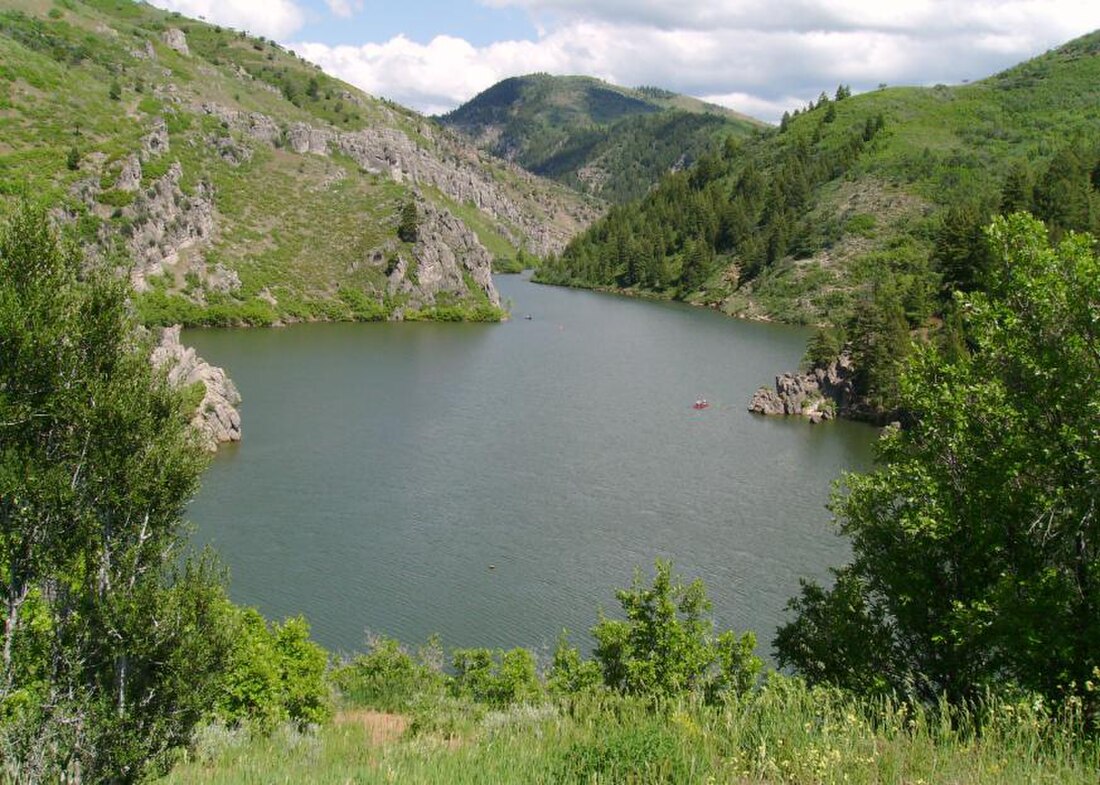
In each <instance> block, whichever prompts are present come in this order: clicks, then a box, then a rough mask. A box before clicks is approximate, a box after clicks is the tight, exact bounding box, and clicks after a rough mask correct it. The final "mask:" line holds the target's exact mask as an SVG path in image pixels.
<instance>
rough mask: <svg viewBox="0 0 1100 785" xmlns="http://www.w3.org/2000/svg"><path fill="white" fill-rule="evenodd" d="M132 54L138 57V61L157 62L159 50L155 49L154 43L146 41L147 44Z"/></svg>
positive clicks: (131, 52) (134, 50) (132, 51)
mask: <svg viewBox="0 0 1100 785" xmlns="http://www.w3.org/2000/svg"><path fill="white" fill-rule="evenodd" d="M130 54H132V55H133V56H134V57H136V58H137V59H138V60H156V59H157V50H156V49H154V48H153V42H152V41H146V42H145V44H144V45H143V46H141V47H139V48H138V49H131V50H130Z"/></svg>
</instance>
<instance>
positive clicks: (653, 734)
mask: <svg viewBox="0 0 1100 785" xmlns="http://www.w3.org/2000/svg"><path fill="white" fill-rule="evenodd" d="M435 713H438V714H439V715H442V714H449V715H450V716H451V717H452V718H454V719H452V720H451V721H448V722H444V723H443V724H441V725H438V726H434V725H433V724H432V722H430V719H431V718H432V717H433V716H436V714H435ZM1079 720H1080V718H1079V717H1077V716H1076V715H1074V714H1073V712H1072V711H1070V712H1069V713H1068V714H1066V715H1063V716H1053V715H1052V713H1051V711H1050V710H1049V709H1048V708H1047V707H1044V706H1043V705H1042V704H1041V703H1035V702H1032V701H1027V700H1022V699H1021V700H1016V701H1013V700H1007V699H1003V698H990V699H989V700H988V701H987V702H986V703H985V704H984V705H983V706H982V707H980V708H977V709H974V710H958V709H950V708H948V707H936V708H934V709H930V708H913V707H911V706H909V705H908V704H902V703H896V702H892V701H888V700H860V699H856V698H853V697H850V696H847V695H844V694H842V693H839V692H836V691H833V690H829V689H824V688H810V687H807V686H806V685H805V684H804V683H803V682H801V681H800V680H797V679H793V678H789V677H785V676H780V675H775V674H773V675H771V676H770V677H769V678H768V679H767V680H766V681H765V682H764V684H763V685H762V686H761V687H760V688H759V689H758V690H756V691H754V692H752V693H751V694H749V695H747V696H745V697H742V698H739V699H732V700H731V701H730V702H727V703H725V704H723V705H720V706H717V707H708V706H705V705H702V704H700V703H698V702H696V701H693V700H690V699H682V700H672V701H668V702H663V703H658V704H653V703H651V702H647V701H639V700H635V699H628V698H623V697H618V696H613V695H606V694H605V695H589V696H579V697H573V698H563V699H557V700H547V701H545V702H542V703H538V704H534V705H512V706H509V707H506V708H504V709H500V710H494V711H490V710H487V709H486V708H485V707H483V706H479V705H475V704H459V705H457V706H455V705H453V701H452V703H451V705H449V706H446V707H445V706H444V705H443V704H440V705H438V706H435V707H431V708H429V709H427V710H425V709H421V710H420V711H419V713H416V714H411V715H409V714H406V715H391V714H385V713H382V712H374V711H365V710H364V707H356V706H345V707H344V709H343V710H342V711H341V712H339V713H338V714H337V719H336V721H335V722H333V723H332V724H329V725H327V726H325V727H322V728H315V729H311V730H308V731H305V732H298V731H295V730H292V729H289V728H284V729H282V730H281V731H279V732H278V733H276V734H275V735H273V736H270V737H266V738H265V737H249V736H248V735H247V734H244V733H239V732H238V733H236V734H234V733H231V732H226V731H225V730H224V729H214V730H213V731H211V730H210V729H207V730H204V731H203V733H202V734H201V735H200V737H198V741H199V743H198V744H197V745H196V746H195V747H194V748H193V749H192V751H191V752H190V753H189V755H188V759H187V760H185V761H182V762H181V763H180V764H179V765H178V766H176V768H175V769H174V770H173V772H172V773H171V774H170V775H169V776H168V777H167V778H166V779H165V780H163V782H164V783H173V784H176V785H184V784H185V783H186V784H190V783H194V784H195V785H197V784H198V783H205V784H209V785H215V784H217V785H238V784H240V785H244V783H276V782H287V783H290V782H307V781H308V782H311V783H321V784H327V783H332V784H333V785H336V784H337V783H339V784H340V785H343V784H344V783H347V782H355V783H386V782H402V783H456V784H462V783H471V784H472V783H619V782H636V783H711V782H732V783H756V782H759V783H867V784H868V785H870V784H871V783H882V782H904V783H913V785H916V783H929V784H930V783H938V782H951V783H960V784H961V783H975V784H977V783H1067V784H1068V783H1095V781H1096V772H1097V770H1100V753H1098V748H1097V745H1096V741H1095V739H1092V740H1090V739H1088V738H1087V737H1086V736H1084V735H1082V734H1081V733H1080V725H1079ZM380 724H383V725H385V728H387V729H388V732H382V733H380V732H379V725H380ZM401 729H404V732H403V733H400V730H401ZM395 731H396V733H395ZM397 733H400V735H397Z"/></svg>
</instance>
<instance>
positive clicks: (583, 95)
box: [438, 73, 767, 202]
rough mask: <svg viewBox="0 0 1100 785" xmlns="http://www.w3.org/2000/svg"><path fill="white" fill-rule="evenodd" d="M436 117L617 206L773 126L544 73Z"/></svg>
mask: <svg viewBox="0 0 1100 785" xmlns="http://www.w3.org/2000/svg"><path fill="white" fill-rule="evenodd" d="M438 119H439V121H440V123H442V124H443V125H444V126H445V127H448V128H451V129H452V130H455V131H457V132H459V133H462V134H465V135H466V136H467V137H468V138H470V139H471V140H473V141H474V143H475V144H476V145H477V146H478V147H479V148H480V149H482V150H485V151H487V152H490V153H492V154H493V155H497V156H499V157H502V158H505V159H507V160H511V161H514V162H516V163H518V164H520V165H521V166H523V167H524V168H525V169H527V170H528V171H531V172H532V173H535V174H538V175H542V176H545V177H550V178H552V179H555V180H558V181H559V182H562V183H564V184H566V185H568V186H570V187H572V188H575V189H576V190H578V191H580V192H581V193H586V194H592V195H596V196H600V197H602V198H605V199H607V200H609V201H613V202H615V201H624V200H627V199H630V198H634V197H637V196H640V195H642V194H644V193H645V192H646V191H647V190H648V189H649V188H650V187H651V186H652V185H653V183H655V182H656V181H657V179H659V177H660V176H661V174H663V173H664V172H666V171H668V170H669V169H675V168H681V167H683V166H685V165H688V164H690V163H691V162H692V161H694V160H695V159H696V158H697V157H699V156H700V155H702V154H703V153H704V152H706V151H707V150H710V149H712V148H714V147H715V146H716V145H717V144H718V143H719V142H720V141H721V139H722V138H724V137H725V136H729V135H732V136H736V137H744V136H747V135H750V134H751V133H753V132H754V131H756V130H759V129H763V128H766V127H767V125H766V124H765V123H763V122H761V121H759V120H755V119H753V118H750V117H748V116H746V115H743V114H740V113H738V112H735V111H734V110H732V109H727V108H725V107H721V106H718V105H716V104H709V103H706V102H704V101H701V100H700V99H697V98H691V97H689V96H684V95H680V94H677V93H673V92H671V91H668V90H663V89H661V88H657V87H640V88H629V87H622V86H619V85H615V84H611V83H609V82H605V81H603V80H600V79H597V78H595V77H590V76H576V75H574V76H551V75H550V74H545V73H536V74H528V75H525V76H517V77H510V78H508V79H504V80H502V81H500V82H498V83H497V84H495V85H493V86H491V87H489V88H488V89H486V90H484V91H482V92H481V93H479V94H478V95H477V96H475V97H474V98H472V99H470V100H469V101H467V102H466V103H464V104H463V105H462V106H460V107H458V108H456V109H454V110H453V111H451V112H449V113H447V114H445V115H443V116H441V117H439V118H438Z"/></svg>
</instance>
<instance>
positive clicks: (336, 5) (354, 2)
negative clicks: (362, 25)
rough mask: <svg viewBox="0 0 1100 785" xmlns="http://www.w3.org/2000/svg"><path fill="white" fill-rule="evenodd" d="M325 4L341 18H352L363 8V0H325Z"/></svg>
mask: <svg viewBox="0 0 1100 785" xmlns="http://www.w3.org/2000/svg"><path fill="white" fill-rule="evenodd" d="M325 5H327V6H328V9H329V10H330V11H332V13H333V14H335V15H336V16H338V17H340V18H341V19H350V18H351V17H352V16H354V15H355V14H356V13H357V12H359V11H362V10H363V0H325Z"/></svg>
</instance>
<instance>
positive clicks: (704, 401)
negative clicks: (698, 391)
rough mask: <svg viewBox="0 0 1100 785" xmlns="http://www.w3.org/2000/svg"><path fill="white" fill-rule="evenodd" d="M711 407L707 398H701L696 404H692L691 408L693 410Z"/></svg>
mask: <svg viewBox="0 0 1100 785" xmlns="http://www.w3.org/2000/svg"><path fill="white" fill-rule="evenodd" d="M709 406H710V402H708V401H707V399H706V398H700V399H699V400H697V401H696V402H695V403H694V404H692V407H691V408H693V409H706V408H708V407H709Z"/></svg>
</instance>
